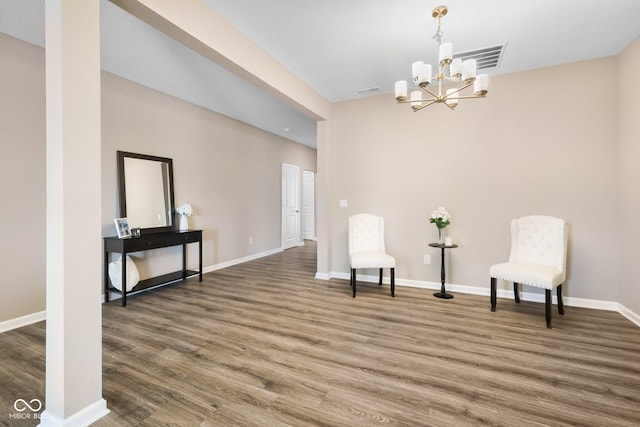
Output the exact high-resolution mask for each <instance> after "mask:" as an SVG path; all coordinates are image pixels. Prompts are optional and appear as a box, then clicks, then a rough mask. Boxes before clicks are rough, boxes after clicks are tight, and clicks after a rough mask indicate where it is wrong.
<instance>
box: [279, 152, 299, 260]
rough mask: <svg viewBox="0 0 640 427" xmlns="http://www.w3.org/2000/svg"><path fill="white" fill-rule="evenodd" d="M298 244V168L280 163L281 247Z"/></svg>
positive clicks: (290, 246) (285, 247)
mask: <svg viewBox="0 0 640 427" xmlns="http://www.w3.org/2000/svg"><path fill="white" fill-rule="evenodd" d="M298 245H300V168H299V167H298V166H293V165H288V164H286V163H283V164H282V249H288V248H292V247H294V246H298Z"/></svg>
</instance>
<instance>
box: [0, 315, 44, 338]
mask: <svg viewBox="0 0 640 427" xmlns="http://www.w3.org/2000/svg"><path fill="white" fill-rule="evenodd" d="M46 318H47V312H46V311H39V312H37V313H32V314H27V315H26V316H21V317H16V318H15V319H9V320H5V321H4V322H0V334H1V333H2V332H6V331H10V330H12V329H17V328H21V327H23V326H27V325H31V324H32V323H37V322H41V321H43V320H45V319H46Z"/></svg>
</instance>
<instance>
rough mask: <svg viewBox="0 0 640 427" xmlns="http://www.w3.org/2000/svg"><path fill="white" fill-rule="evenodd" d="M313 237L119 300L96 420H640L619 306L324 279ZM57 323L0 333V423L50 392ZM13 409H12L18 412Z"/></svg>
mask: <svg viewBox="0 0 640 427" xmlns="http://www.w3.org/2000/svg"><path fill="white" fill-rule="evenodd" d="M314 274H315V245H314V244H313V243H312V242H307V245H306V246H305V247H301V248H295V249H291V250H288V251H285V252H283V253H281V254H277V255H273V256H269V257H266V258H262V259H260V260H257V261H252V262H248V263H245V264H242V265H238V266H234V267H230V268H227V269H224V270H220V271H216V272H213V273H209V274H206V275H205V279H204V282H203V283H198V282H197V280H190V281H188V282H187V283H183V284H181V285H179V286H175V287H172V288H167V289H163V290H161V291H158V292H153V293H149V294H144V295H141V296H137V297H133V298H131V299H130V301H129V305H128V306H127V307H126V308H122V307H120V306H119V305H118V302H114V303H109V304H105V305H104V306H103V311H104V334H103V340H104V347H103V348H104V350H103V352H104V383H103V386H104V397H105V399H107V402H108V406H109V408H110V409H111V411H112V412H111V413H110V414H109V415H108V416H107V417H105V418H103V419H101V420H100V421H98V422H97V423H96V424H95V425H96V426H103V427H110V426H133V425H145V426H167V425H179V426H203V427H209V426H306V425H317V426H372V425H379V424H383V425H390V426H465V425H470V426H475V425H499V426H569V425H570V426H576V425H584V426H638V425H640V328H638V327H636V326H635V325H633V324H632V323H631V322H630V321H629V320H627V319H625V318H624V317H622V316H621V315H619V314H618V313H613V312H606V311H595V310H588V309H580V308H575V307H566V308H565V310H566V314H565V316H564V317H560V316H558V315H557V314H556V313H555V312H554V319H553V326H554V328H553V329H547V328H546V327H545V322H544V306H543V305H542V304H537V303H528V302H523V303H521V304H519V305H516V304H515V303H514V302H513V301H510V300H502V299H501V300H499V301H498V311H497V312H495V313H491V312H490V310H489V298H488V297H479V296H472V295H462V294H456V295H455V298H454V299H452V300H440V299H436V298H434V297H433V296H432V293H433V291H430V290H426V289H416V288H407V287H399V288H397V289H396V298H391V297H390V296H389V288H388V285H385V286H383V287H382V288H379V287H378V286H377V285H375V284H365V283H362V284H361V285H360V286H359V288H358V297H357V298H356V299H353V298H351V291H350V288H349V283H348V281H345V280H331V281H328V282H327V281H320V280H315V279H313V276H314ZM43 378H44V323H38V324H35V325H31V326H28V327H24V328H21V329H18V330H15V331H10V332H6V333H4V334H0V424H2V425H12V424H11V423H14V424H15V425H21V426H24V425H35V423H32V424H28V423H26V422H25V421H15V420H9V419H8V415H7V413H6V412H7V408H11V411H12V405H13V401H14V400H15V398H16V396H36V397H37V396H44V381H43ZM12 412H13V411H12Z"/></svg>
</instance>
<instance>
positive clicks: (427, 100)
mask: <svg viewBox="0 0 640 427" xmlns="http://www.w3.org/2000/svg"><path fill="white" fill-rule="evenodd" d="M437 101H438V100H437V99H435V98H433V99H414V100H411V99H407V100H406V101H397V103H398V104H411V103H412V102H430V103H434V102H437ZM425 107H426V105H425Z"/></svg>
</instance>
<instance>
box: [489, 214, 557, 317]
mask: <svg viewBox="0 0 640 427" xmlns="http://www.w3.org/2000/svg"><path fill="white" fill-rule="evenodd" d="M566 264H567V223H566V222H565V221H564V220H562V219H559V218H554V217H551V216H545V215H532V216H525V217H522V218H518V219H514V220H512V221H511V254H510V255H509V262H505V263H502V264H496V265H492V266H491V268H490V269H489V275H490V276H491V311H496V279H502V280H506V281H509V282H513V292H514V297H515V301H516V303H520V296H519V295H518V283H520V284H523V285H528V286H536V287H538V288H544V290H545V315H546V320H547V328H551V291H552V290H553V289H557V293H558V313H560V314H564V307H563V304H562V284H563V283H564V281H565V278H566Z"/></svg>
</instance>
